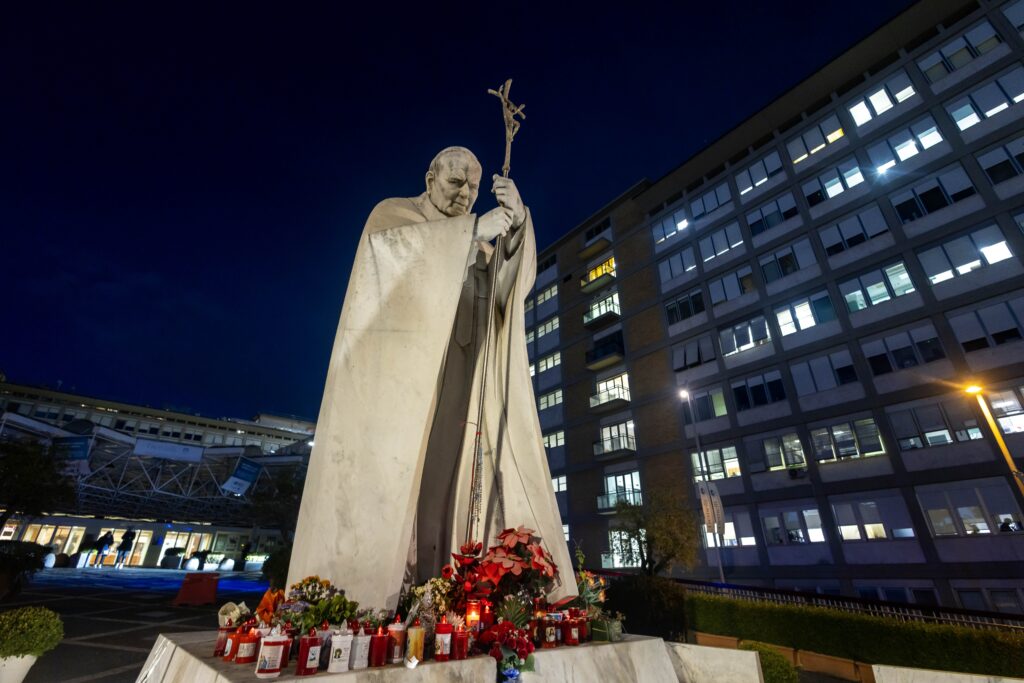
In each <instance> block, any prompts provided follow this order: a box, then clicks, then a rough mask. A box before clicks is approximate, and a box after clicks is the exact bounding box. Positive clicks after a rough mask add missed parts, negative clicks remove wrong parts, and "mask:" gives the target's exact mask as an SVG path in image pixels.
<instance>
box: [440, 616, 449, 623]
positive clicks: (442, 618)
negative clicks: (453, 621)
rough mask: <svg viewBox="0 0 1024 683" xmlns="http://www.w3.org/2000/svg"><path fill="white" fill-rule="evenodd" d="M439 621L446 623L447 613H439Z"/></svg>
mask: <svg viewBox="0 0 1024 683" xmlns="http://www.w3.org/2000/svg"><path fill="white" fill-rule="evenodd" d="M441 623H442V624H447V623H448V615H447V614H442V615H441Z"/></svg>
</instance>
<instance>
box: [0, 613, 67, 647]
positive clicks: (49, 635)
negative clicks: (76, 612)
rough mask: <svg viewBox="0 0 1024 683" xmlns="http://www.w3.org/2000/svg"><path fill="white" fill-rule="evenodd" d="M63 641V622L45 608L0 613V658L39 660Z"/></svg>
mask: <svg viewBox="0 0 1024 683" xmlns="http://www.w3.org/2000/svg"><path fill="white" fill-rule="evenodd" d="M63 638H64V622H62V621H61V620H60V616H59V615H58V614H57V613H56V612H54V611H53V610H49V609H46V608H45V607H19V608H17V609H12V610H10V611H7V612H0V657H21V656H24V655H35V656H36V657H41V656H42V655H43V654H45V653H47V652H49V651H50V650H52V649H53V648H55V647H57V645H59V644H60V641H61V640H63Z"/></svg>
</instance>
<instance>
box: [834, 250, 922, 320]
mask: <svg viewBox="0 0 1024 683" xmlns="http://www.w3.org/2000/svg"><path fill="white" fill-rule="evenodd" d="M913 291H914V283H913V281H912V280H911V279H910V274H909V273H907V269H906V267H905V266H904V265H903V263H902V262H899V263H894V264H892V265H890V266H886V267H885V268H883V269H879V270H873V271H871V272H869V273H865V274H864V275H861V276H860V277H857V278H854V279H852V280H847V281H846V282H841V283H840V284H839V292H840V293H841V294H842V295H843V299H844V300H845V301H846V307H847V309H848V310H849V311H850V312H851V313H853V312H855V311H859V310H861V309H864V308H867V307H868V306H877V305H878V304H881V303H884V302H886V301H889V300H890V299H893V298H895V297H899V296H903V295H905V294H910V293H911V292H913Z"/></svg>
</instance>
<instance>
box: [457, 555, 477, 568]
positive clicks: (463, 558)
mask: <svg viewBox="0 0 1024 683" xmlns="http://www.w3.org/2000/svg"><path fill="white" fill-rule="evenodd" d="M452 557H453V558H455V561H456V562H458V563H459V566H460V567H469V566H470V565H472V564H474V563H475V562H476V561H477V558H476V557H473V556H470V555H459V554H458V553H452Z"/></svg>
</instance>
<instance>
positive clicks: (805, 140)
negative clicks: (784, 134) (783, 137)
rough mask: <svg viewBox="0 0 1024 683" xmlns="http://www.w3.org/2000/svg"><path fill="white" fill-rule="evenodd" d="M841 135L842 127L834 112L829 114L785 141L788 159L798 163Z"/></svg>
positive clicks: (838, 138)
mask: <svg viewBox="0 0 1024 683" xmlns="http://www.w3.org/2000/svg"><path fill="white" fill-rule="evenodd" d="M842 137H843V128H842V126H840V125H839V119H838V118H837V117H836V115H835V114H830V115H829V116H827V117H826V118H825V119H824V120H822V121H820V122H819V123H817V124H815V125H813V126H811V127H810V128H808V129H807V130H805V131H804V132H803V133H801V134H800V135H798V136H797V137H795V138H793V139H792V140H790V141H789V142H787V143H786V151H787V152H789V160H790V161H792V162H793V163H794V164H799V163H800V162H801V161H804V160H805V159H807V158H808V157H809V156H812V155H814V154H816V153H817V152H820V151H821V150H823V149H825V148H826V146H828V145H831V144H832V143H834V142H836V141H838V140H840V139H842Z"/></svg>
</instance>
